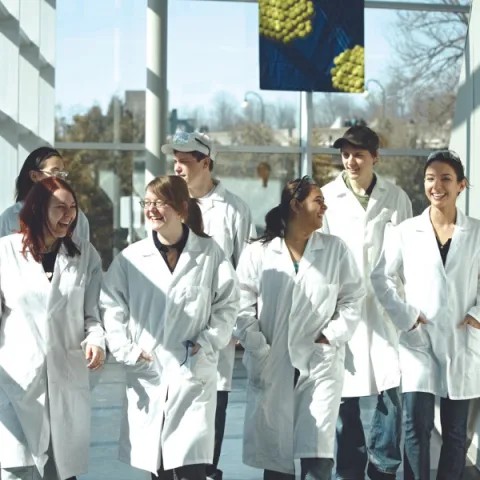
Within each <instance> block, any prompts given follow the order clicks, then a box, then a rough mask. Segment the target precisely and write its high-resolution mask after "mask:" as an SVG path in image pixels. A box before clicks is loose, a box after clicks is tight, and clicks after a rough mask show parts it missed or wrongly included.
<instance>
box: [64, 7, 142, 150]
mask: <svg viewBox="0 0 480 480" xmlns="http://www.w3.org/2000/svg"><path fill="white" fill-rule="evenodd" d="M56 5H57V22H56V25H57V39H56V47H57V52H56V53H57V59H56V72H55V73H56V79H55V89H56V100H57V104H58V105H57V119H58V122H59V123H63V124H64V125H69V124H72V123H75V116H78V117H77V119H78V121H79V122H81V123H83V124H84V125H86V127H85V129H84V131H83V132H81V134H79V135H78V136H79V137H81V138H73V139H71V141H84V142H112V141H123V142H132V141H133V142H142V141H143V135H144V134H143V129H144V127H143V126H144V117H145V106H144V105H145V102H144V98H145V97H144V96H145V93H144V91H145V87H146V59H145V41H146V40H145V30H146V11H147V1H146V0H121V1H119V0H104V1H102V2H97V3H95V2H85V1H83V0H58V1H57V4H56ZM138 91H141V95H140V96H141V99H140V100H139V98H138V95H135V94H132V92H138ZM115 98H117V99H119V101H120V104H119V105H117V104H116V102H115V101H114V99H115ZM77 123H78V122H77ZM87 124H88V128H87ZM114 125H115V126H116V125H119V127H118V128H116V129H114ZM132 125H133V131H132V128H130V127H131V126H132ZM64 130H65V129H57V138H56V140H57V141H65V140H68V139H66V138H65V137H64V136H62V135H61V134H62V133H64ZM139 132H141V133H139Z"/></svg>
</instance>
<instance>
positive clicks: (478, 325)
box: [462, 315, 480, 330]
mask: <svg viewBox="0 0 480 480" xmlns="http://www.w3.org/2000/svg"><path fill="white" fill-rule="evenodd" d="M463 325H470V326H471V327H473V328H477V329H479V330H480V322H479V321H478V320H476V319H475V318H473V317H472V316H471V315H467V316H466V317H465V320H464V321H463V323H462V326H463Z"/></svg>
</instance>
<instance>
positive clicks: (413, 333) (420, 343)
mask: <svg viewBox="0 0 480 480" xmlns="http://www.w3.org/2000/svg"><path fill="white" fill-rule="evenodd" d="M424 329H425V327H424V326H423V325H422V324H420V325H418V326H417V327H415V328H414V329H413V330H409V331H408V332H402V334H401V335H400V343H402V344H403V345H405V346H406V347H408V348H415V349H422V350H423V349H425V348H427V347H428V337H427V334H426V332H425V330H424Z"/></svg>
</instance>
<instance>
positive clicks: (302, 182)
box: [291, 175, 315, 200]
mask: <svg viewBox="0 0 480 480" xmlns="http://www.w3.org/2000/svg"><path fill="white" fill-rule="evenodd" d="M296 181H297V182H298V183H297V186H296V187H295V190H294V191H293V193H292V198H291V200H293V199H294V198H295V196H296V195H297V193H298V192H299V191H300V189H301V188H302V185H307V184H314V183H315V180H313V178H312V177H311V176H310V175H304V176H303V177H302V178H301V179H300V180H296Z"/></svg>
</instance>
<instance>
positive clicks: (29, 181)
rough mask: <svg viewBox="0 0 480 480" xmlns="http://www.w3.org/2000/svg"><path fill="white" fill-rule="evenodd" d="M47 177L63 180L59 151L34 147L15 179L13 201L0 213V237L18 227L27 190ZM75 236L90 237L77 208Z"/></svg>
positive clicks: (63, 172)
mask: <svg viewBox="0 0 480 480" xmlns="http://www.w3.org/2000/svg"><path fill="white" fill-rule="evenodd" d="M47 177H57V178H60V179H62V180H65V179H66V178H67V177H68V172H66V171H65V163H64V161H63V158H62V156H61V155H60V153H59V152H58V151H57V150H55V149H54V148H51V147H40V148H37V149H35V150H34V151H33V152H32V153H30V155H28V157H27V158H26V159H25V162H24V163H23V166H22V168H21V169H20V173H19V174H18V177H17V181H16V194H15V202H16V203H14V204H13V205H12V206H11V207H8V208H7V209H6V210H5V211H4V212H3V213H2V214H1V215H0V237H4V236H5V235H10V234H11V233H16V232H18V231H19V229H20V224H19V217H18V216H19V213H20V210H21V209H22V206H23V202H24V201H25V198H26V196H27V195H28V192H29V191H30V189H31V188H32V187H33V185H34V184H35V183H36V182H38V181H39V180H42V179H44V178H47ZM74 235H75V237H78V238H84V239H86V240H89V239H90V227H89V225H88V220H87V217H86V216H85V214H84V213H83V212H82V211H81V210H79V211H78V219H77V227H76V229H75V234H74Z"/></svg>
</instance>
